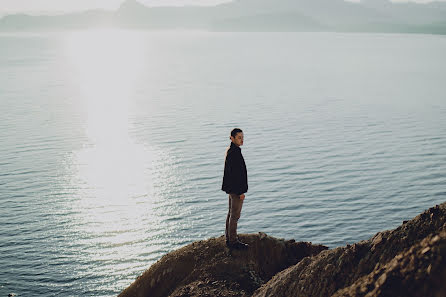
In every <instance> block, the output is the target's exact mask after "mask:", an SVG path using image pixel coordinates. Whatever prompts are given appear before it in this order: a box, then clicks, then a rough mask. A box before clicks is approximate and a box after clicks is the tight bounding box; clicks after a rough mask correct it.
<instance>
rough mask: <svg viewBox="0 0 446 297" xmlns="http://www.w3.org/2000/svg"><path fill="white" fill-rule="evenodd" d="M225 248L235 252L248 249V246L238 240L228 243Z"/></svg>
mask: <svg viewBox="0 0 446 297" xmlns="http://www.w3.org/2000/svg"><path fill="white" fill-rule="evenodd" d="M227 246H228V247H230V248H233V249H236V250H244V249H247V248H248V247H249V245H248V244H246V243H244V242H241V241H238V240H237V241H236V242H228V244H227Z"/></svg>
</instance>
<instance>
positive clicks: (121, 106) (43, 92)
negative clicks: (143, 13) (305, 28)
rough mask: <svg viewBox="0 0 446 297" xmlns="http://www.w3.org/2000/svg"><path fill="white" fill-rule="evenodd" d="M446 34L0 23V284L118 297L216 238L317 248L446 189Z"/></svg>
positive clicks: (441, 196) (1, 291)
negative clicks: (228, 229) (229, 224)
mask: <svg viewBox="0 0 446 297" xmlns="http://www.w3.org/2000/svg"><path fill="white" fill-rule="evenodd" d="M445 53H446V38H445V36H434V35H400V34H344V33H211V32H181V31H179V32H130V31H111V30H109V31H107V30H102V31H89V32H70V33H57V34H43V33H42V34H25V33H20V34H3V35H1V36H0V111H1V112H0V295H1V296H6V295H7V294H8V293H12V292H14V293H16V294H18V295H19V296H115V295H117V294H118V293H119V292H120V291H122V290H123V289H124V288H125V287H127V286H128V285H129V284H130V283H131V282H132V281H133V280H134V279H135V278H136V277H137V276H138V275H140V274H141V273H142V272H143V271H144V270H145V269H147V268H148V267H149V266H150V265H151V264H152V263H154V262H155V261H157V260H158V259H159V258H160V257H161V256H162V255H164V254H165V253H168V252H169V251H172V250H175V249H177V248H179V247H181V246H184V245H187V244H189V243H191V242H193V241H196V240H201V239H207V238H210V237H219V236H221V235H223V234H224V228H225V220H226V214H227V207H228V206H227V205H228V201H227V199H228V198H227V195H226V194H225V193H224V192H222V191H221V190H220V189H221V181H222V173H223V162H224V152H225V148H226V147H227V146H228V145H229V141H230V140H229V133H230V131H231V129H233V128H234V127H239V128H241V129H243V131H244V136H245V143H244V145H243V146H242V153H243V155H244V157H245V161H246V164H247V168H248V179H249V191H248V193H247V194H246V199H245V202H244V205H243V209H242V215H241V219H240V221H239V233H257V232H266V233H267V234H269V235H271V236H275V237H278V238H285V239H292V238H293V239H295V240H296V241H311V242H313V243H318V244H324V245H327V246H329V247H330V248H334V247H337V246H342V245H345V244H348V243H354V242H357V241H360V240H363V239H368V238H370V237H371V236H373V235H374V234H375V233H377V232H379V231H382V230H386V229H391V228H395V227H397V226H398V225H400V224H401V223H402V221H403V220H408V219H411V218H412V217H414V216H415V215H417V214H418V213H420V212H422V211H423V210H425V209H426V208H429V207H431V206H434V205H435V204H439V203H441V202H444V201H445V200H446V190H445V189H446V187H445V186H446V87H445V77H446V59H445Z"/></svg>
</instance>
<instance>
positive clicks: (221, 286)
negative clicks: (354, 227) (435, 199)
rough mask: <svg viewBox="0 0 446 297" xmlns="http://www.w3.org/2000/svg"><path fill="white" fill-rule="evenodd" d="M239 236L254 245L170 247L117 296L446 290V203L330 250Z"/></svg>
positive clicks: (395, 295)
mask: <svg viewBox="0 0 446 297" xmlns="http://www.w3.org/2000/svg"><path fill="white" fill-rule="evenodd" d="M240 238H241V240H242V241H245V242H247V243H248V244H249V249H247V250H244V251H237V250H235V251H233V252H232V253H231V252H230V251H229V250H228V249H227V248H226V247H225V243H224V238H223V237H219V238H211V239H209V240H206V241H198V242H195V243H192V244H190V245H188V246H186V247H183V248H181V249H179V250H177V251H174V252H172V253H169V254H167V255H165V256H164V257H163V258H161V259H160V260H159V261H158V262H157V263H155V264H154V265H152V266H151V267H150V269H148V270H147V271H146V272H144V274H143V275H142V276H140V277H138V279H137V280H136V281H135V282H134V283H133V284H132V285H131V286H130V287H128V288H127V289H126V290H124V291H123V292H122V293H121V294H120V295H119V296H121V297H124V296H154V297H157V296H159V297H161V296H163V297H164V296H165V297H167V296H169V297H195V296H197V297H198V296H209V297H210V296H221V297H227V296H240V297H245V296H252V297H272V296H274V297H282V296H283V297H292V296H296V297H297V296H305V297H313V296H314V297H316V296H317V297H326V296H332V297H341V296H349V297H363V296H364V297H384V296H392V297H406V296H407V297H412V296H413V297H418V296H419V297H444V296H446V203H443V204H441V205H437V206H435V207H433V208H431V209H429V210H427V211H425V212H423V213H422V214H420V215H418V216H417V217H415V218H414V219H412V220H410V221H405V222H404V223H403V225H401V226H400V227H398V228H396V229H394V230H388V231H383V232H379V233H377V234H376V235H375V236H373V237H372V238H371V239H369V240H364V241H360V242H357V243H355V244H353V245H347V246H345V247H338V248H335V249H332V250H328V249H327V248H326V247H324V246H321V245H312V244H311V243H308V242H295V241H294V240H288V241H285V240H284V239H276V238H273V237H271V236H268V235H266V234H265V233H263V232H259V233H258V234H244V235H240Z"/></svg>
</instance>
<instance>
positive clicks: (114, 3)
mask: <svg viewBox="0 0 446 297" xmlns="http://www.w3.org/2000/svg"><path fill="white" fill-rule="evenodd" d="M123 1H124V0H0V16H1V15H5V14H11V13H30V14H52V13H65V12H73V11H82V10H88V9H96V8H101V9H110V10H114V9H117V8H118V7H119V5H120V4H121V3H122V2H123ZM138 1H139V2H141V3H143V4H146V5H148V6H171V5H172V6H179V5H216V4H219V3H224V2H230V1H231V0H138ZM350 1H354V2H357V1H358V0H350ZM407 1H408V0H393V2H407ZM409 1H413V2H431V1H432V0H409ZM442 1H446V0H442Z"/></svg>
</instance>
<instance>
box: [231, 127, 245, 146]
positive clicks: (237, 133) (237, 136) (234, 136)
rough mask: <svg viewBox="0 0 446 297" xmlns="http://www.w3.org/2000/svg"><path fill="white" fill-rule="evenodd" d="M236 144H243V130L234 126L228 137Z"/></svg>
mask: <svg viewBox="0 0 446 297" xmlns="http://www.w3.org/2000/svg"><path fill="white" fill-rule="evenodd" d="M229 138H230V139H231V141H232V143H234V144H235V145H236V146H241V145H243V131H242V130H241V129H239V128H235V129H233V130H232V131H231V137H229Z"/></svg>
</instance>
